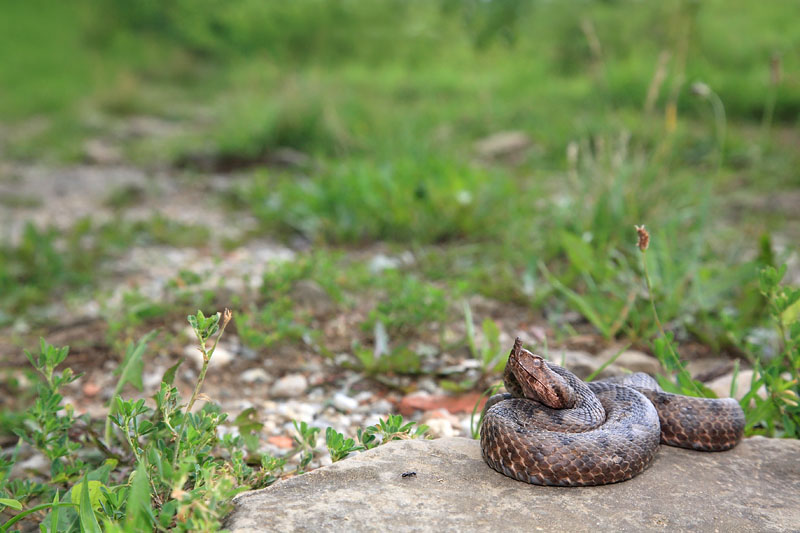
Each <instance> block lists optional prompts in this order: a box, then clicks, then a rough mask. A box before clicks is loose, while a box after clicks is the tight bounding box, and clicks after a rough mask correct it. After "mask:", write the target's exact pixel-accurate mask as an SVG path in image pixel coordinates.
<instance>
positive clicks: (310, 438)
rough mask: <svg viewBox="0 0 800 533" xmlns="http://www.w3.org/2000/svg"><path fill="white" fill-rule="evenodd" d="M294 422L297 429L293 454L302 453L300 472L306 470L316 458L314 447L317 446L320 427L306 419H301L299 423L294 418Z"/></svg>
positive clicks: (298, 466) (298, 467)
mask: <svg viewBox="0 0 800 533" xmlns="http://www.w3.org/2000/svg"><path fill="white" fill-rule="evenodd" d="M292 424H293V425H294V429H295V435H294V437H293V438H294V441H295V449H294V451H293V453H292V455H294V454H295V453H300V463H299V464H298V465H297V472H298V473H299V472H301V471H303V470H305V468H306V467H307V466H308V465H309V463H311V460H312V459H314V449H315V448H316V447H317V434H318V433H319V431H320V428H318V427H313V426H309V425H308V423H306V422H305V421H301V422H300V423H299V424H298V423H297V421H296V420H292Z"/></svg>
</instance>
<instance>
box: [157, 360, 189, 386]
mask: <svg viewBox="0 0 800 533" xmlns="http://www.w3.org/2000/svg"><path fill="white" fill-rule="evenodd" d="M183 361H184V359H183V357H181V358H180V359H179V360H178V362H177V363H175V364H174V365H172V366H171V367H169V368H168V369H167V371H166V372H164V376H163V377H162V378H161V383H166V384H167V385H172V384H173V383H174V382H175V374H176V373H177V372H178V368H179V367H180V366H181V364H183Z"/></svg>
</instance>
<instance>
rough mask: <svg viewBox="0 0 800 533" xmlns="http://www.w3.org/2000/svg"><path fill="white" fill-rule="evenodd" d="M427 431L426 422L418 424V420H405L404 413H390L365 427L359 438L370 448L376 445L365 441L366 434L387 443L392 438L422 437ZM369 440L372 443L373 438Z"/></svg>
mask: <svg viewBox="0 0 800 533" xmlns="http://www.w3.org/2000/svg"><path fill="white" fill-rule="evenodd" d="M415 425H416V426H417V427H416V428H415V427H414V426H415ZM427 431H428V426H426V425H425V424H419V425H417V423H416V422H405V421H404V420H403V415H389V416H388V417H386V418H383V419H381V420H380V421H379V422H378V423H377V424H375V425H374V426H368V427H367V428H365V430H364V432H363V433H362V434H361V435H359V439H360V440H361V443H362V444H364V446H365V447H367V448H370V447H374V446H369V445H368V444H367V443H366V442H365V440H366V439H364V438H362V437H363V436H364V435H372V436H376V437H379V438H380V443H381V444H385V443H387V442H389V441H392V440H408V439H417V438H421V437H424V436H425V433H426V432H427ZM369 442H370V443H371V442H372V440H371V439H370V440H369Z"/></svg>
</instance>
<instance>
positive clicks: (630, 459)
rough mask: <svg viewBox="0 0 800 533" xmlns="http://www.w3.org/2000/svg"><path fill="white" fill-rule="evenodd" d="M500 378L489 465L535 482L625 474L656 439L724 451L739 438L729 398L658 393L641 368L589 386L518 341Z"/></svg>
mask: <svg viewBox="0 0 800 533" xmlns="http://www.w3.org/2000/svg"><path fill="white" fill-rule="evenodd" d="M503 382H504V384H505V387H506V391H508V392H506V393H503V394H496V395H494V396H492V397H491V398H489V400H488V401H487V402H486V406H485V407H484V410H483V422H482V424H481V429H480V443H481V452H482V455H483V458H484V460H485V461H486V463H487V464H488V465H489V466H490V467H491V468H493V469H494V470H497V471H498V472H500V473H501V474H504V475H506V476H508V477H511V478H514V479H516V480H519V481H524V482H527V483H533V484H536V485H555V486H565V487H572V486H586V485H605V484H609V483H616V482H619V481H625V480H628V479H631V478H632V477H634V476H636V475H637V474H639V473H641V472H642V471H644V470H645V469H646V468H647V467H648V466H650V464H651V463H652V461H653V459H654V457H655V455H656V452H657V451H658V449H659V445H660V444H662V443H663V444H666V445H670V446H677V447H681V448H688V449H693V450H698V451H724V450H729V449H731V448H733V447H734V446H736V444H738V443H739V441H740V440H741V438H742V434H743V432H744V425H745V417H744V412H743V411H742V408H741V407H740V405H739V403H738V402H737V401H736V400H735V399H733V398H695V397H690V396H683V395H679V394H671V393H668V392H664V391H663V390H662V389H661V387H660V386H659V385H658V382H657V381H656V380H655V379H653V378H652V377H651V376H649V375H648V374H644V373H641V372H638V373H635V374H630V375H627V376H622V377H616V378H610V379H606V380H602V381H593V382H589V383H585V382H583V381H581V380H580V379H579V378H578V377H577V376H575V374H573V373H572V372H570V371H569V370H567V369H565V368H562V367H560V366H558V365H556V364H554V363H551V362H549V361H547V360H545V359H544V358H543V357H541V356H538V355H535V354H533V353H532V352H530V351H528V350H526V349H524V348H523V347H522V341H521V340H520V339H519V338H517V339H516V340H515V341H514V347H513V348H512V350H511V354H510V355H509V358H508V363H507V364H506V367H505V371H504V374H503Z"/></svg>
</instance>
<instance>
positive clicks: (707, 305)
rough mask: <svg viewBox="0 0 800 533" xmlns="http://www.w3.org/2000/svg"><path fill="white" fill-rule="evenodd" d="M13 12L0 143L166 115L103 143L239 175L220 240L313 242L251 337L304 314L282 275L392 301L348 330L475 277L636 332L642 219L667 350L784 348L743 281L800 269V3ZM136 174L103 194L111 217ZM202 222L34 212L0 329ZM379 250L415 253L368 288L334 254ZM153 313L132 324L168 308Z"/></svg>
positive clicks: (523, 301)
mask: <svg viewBox="0 0 800 533" xmlns="http://www.w3.org/2000/svg"><path fill="white" fill-rule="evenodd" d="M2 9H3V16H2V17H0V49H2V50H3V51H4V58H3V61H2V62H0V120H2V124H3V138H2V145H1V146H2V150H3V159H4V160H5V161H11V162H14V163H15V164H26V163H36V164H46V165H48V164H49V165H53V166H59V165H62V166H63V165H70V164H75V163H79V162H82V161H84V160H85V157H86V154H85V141H86V140H87V139H90V138H97V137H101V138H111V139H113V127H114V124H117V123H119V122H124V121H127V120H131V119H132V118H133V117H141V116H148V117H159V119H161V120H163V121H166V122H167V123H168V124H171V125H173V126H175V127H176V129H177V131H178V133H177V134H173V135H169V136H166V137H155V138H154V137H152V136H148V135H140V136H133V137H127V138H125V139H124V140H122V141H119V143H118V144H119V148H120V149H121V150H122V151H123V156H122V158H123V160H124V162H125V164H128V165H132V166H137V167H140V168H144V169H164V168H167V169H170V170H171V171H174V172H175V173H181V175H182V176H184V178H185V177H188V179H189V181H190V182H192V183H202V182H203V180H205V179H206V178H207V176H209V175H212V174H215V173H236V174H237V175H241V176H243V178H242V179H240V180H237V181H236V184H235V186H234V187H232V188H231V189H229V190H227V191H226V192H225V193H224V194H221V195H220V197H219V198H218V200H219V204H220V205H222V206H223V207H224V209H226V210H228V211H227V212H228V213H230V215H229V222H230V224H234V225H235V224H236V222H237V215H239V214H243V213H246V214H248V215H252V216H253V217H255V219H256V220H257V221H258V228H257V230H254V231H251V232H250V233H248V234H247V235H246V236H245V237H242V238H241V239H239V240H238V241H235V242H224V243H222V245H223V246H224V247H227V248H229V249H230V248H235V247H236V246H237V245H239V244H241V243H242V242H243V241H246V240H247V239H248V238H255V237H264V236H266V237H269V238H272V239H277V240H281V241H283V242H287V243H294V244H296V243H298V242H300V243H304V244H303V246H305V247H311V248H313V249H314V251H315V252H314V253H309V254H307V257H306V258H305V259H304V260H306V261H308V265H307V268H305V270H302V272H304V274H302V275H298V274H291V275H289V274H287V275H288V276H289V277H288V278H287V279H288V281H287V280H284V282H282V283H277V284H275V285H271V284H269V283H267V284H265V285H264V288H263V289H262V294H261V295H260V296H259V298H257V301H255V302H249V304H250V305H251V306H250V307H245V309H248V310H249V311H248V312H246V313H245V314H244V315H240V318H241V320H240V323H241V325H240V326H239V327H240V328H241V329H242V332H241V333H242V335H243V337H244V338H245V339H251V342H252V344H253V345H254V346H256V347H258V346H259V343H261V344H263V343H264V342H265V339H271V340H275V339H279V340H280V339H284V340H289V341H290V342H292V341H293V342H297V341H298V339H299V338H302V336H303V332H304V331H306V330H307V328H305V327H304V326H303V324H302V322H303V319H302V316H301V315H300V314H298V313H295V312H293V311H292V303H291V301H288V300H287V299H286V294H287V292H286V289H285V286H286V285H285V284H286V283H289V284H291V283H293V282H296V281H297V279H296V278H297V277H298V276H300V277H302V276H311V277H314V276H316V278H315V279H317V280H318V281H319V282H320V283H327V285H328V290H329V292H332V293H336V294H334V296H335V299H337V301H342V296H341V294H339V293H337V291H341V288H342V287H349V289H350V290H352V291H355V292H358V290H362V289H363V290H377V291H378V292H379V294H381V295H383V296H382V297H383V298H386V299H387V302H388V303H387V302H384V303H383V304H382V305H383V307H381V306H378V307H376V308H375V309H374V310H373V311H372V312H371V313H370V315H369V316H370V318H369V319H368V320H366V322H365V324H366V325H365V326H364V328H363V330H364V331H372V329H371V328H373V327H374V324H375V323H376V322H381V323H383V324H384V325H386V326H390V328H389V333H390V335H400V334H408V332H409V331H410V332H414V331H421V330H422V329H424V328H423V325H426V324H427V323H428V322H429V321H434V322H436V321H444V320H446V318H445V317H447V316H448V312H451V311H452V309H451V308H450V307H448V306H449V305H450V304H449V303H447V302H454V301H458V300H459V299H460V298H463V297H466V296H470V295H473V294H481V295H483V296H485V297H488V298H491V299H494V300H495V301H497V302H500V303H501V304H504V305H505V304H508V305H513V306H518V307H517V308H520V309H527V310H529V311H530V312H531V313H533V316H541V317H543V318H544V319H546V320H547V321H548V323H549V324H550V325H551V326H552V327H553V328H554V330H555V335H556V340H558V339H561V340H564V339H569V338H571V337H574V336H575V335H577V334H578V333H581V332H584V333H585V332H590V333H591V334H594V335H597V336H598V337H599V338H601V339H604V340H605V342H609V341H613V340H615V339H626V340H629V341H630V342H633V343H639V344H640V345H643V346H649V342H650V340H651V339H652V338H653V336H654V335H656V324H655V322H654V320H653V317H652V314H651V313H650V310H649V300H648V295H647V294H646V291H645V290H644V289H643V282H642V277H641V274H642V269H641V266H642V265H641V258H640V255H639V252H638V250H636V248H635V246H634V238H633V237H634V232H633V227H634V225H635V224H646V225H647V227H648V228H649V229H650V231H651V232H652V234H653V241H652V247H651V250H650V252H649V253H648V254H647V256H646V257H647V261H648V266H649V270H650V273H651V275H652V277H653V292H654V297H655V300H656V301H657V302H658V305H659V311H660V313H661V315H662V316H661V318H662V320H663V321H664V322H665V323H666V324H667V325H668V329H669V330H670V331H672V332H674V334H675V335H676V336H677V338H678V340H679V341H681V342H689V341H692V342H699V343H700V344H701V345H702V346H704V347H705V349H706V350H709V351H711V352H714V353H719V352H726V353H732V354H734V355H737V356H743V355H744V356H747V357H748V358H749V359H750V360H751V361H755V360H756V358H757V357H758V356H759V354H760V353H762V351H764V350H767V351H770V352H771V353H775V352H777V351H779V350H780V349H781V345H782V341H781V339H780V338H779V337H778V334H777V333H776V332H775V331H773V330H774V327H773V326H774V324H772V323H771V322H770V318H769V313H768V307H767V303H766V300H765V297H764V294H763V291H762V290H761V289H760V288H759V285H758V277H757V274H758V271H759V269H761V268H763V267H766V266H775V267H778V266H780V264H782V263H783V262H786V261H788V262H789V266H790V268H789V270H788V273H787V275H786V276H787V277H786V278H785V281H787V282H789V283H797V280H798V277H800V275H799V274H798V268H797V256H796V254H795V255H794V256H792V252H793V250H794V249H793V246H794V245H795V243H796V242H797V238H798V236H799V235H798V230H797V227H798V225H797V222H798V218H800V209H798V208H797V206H798V203H797V202H796V201H795V200H797V199H798V198H800V197H799V196H798V194H800V193H798V191H799V190H800V175H799V174H798V171H797V169H798V168H800V152H798V150H797V146H798V141H799V140H800V136H799V135H798V130H797V126H798V116H799V115H798V112H799V111H800V76H799V75H798V72H799V70H798V67H800V25H798V24H796V21H797V20H798V16H800V6H798V5H797V4H795V3H786V2H778V1H765V2H758V3H753V2H747V1H744V0H736V1H721V0H720V1H708V2H699V1H692V0H671V1H666V2H659V3H642V2H631V1H623V0H617V1H612V0H608V1H588V0H587V1H581V2H545V1H529V2H528V1H521V0H492V1H483V0H463V1H456V0H438V1H430V0H424V1H423V0H376V1H370V2H361V1H356V0H338V1H322V0H302V1H293V2H262V1H256V0H229V1H225V2H221V1H217V0H198V1H184V0H171V1H166V2H162V1H154V0H153V1H139V2H127V1H123V0H109V1H104V2H97V1H92V0H76V1H75V2H70V3H64V2H60V3H52V2H42V1H35V0H33V1H28V2H8V3H5V4H4V6H3V8H2ZM129 192H130V191H125V190H123V191H117V193H116V195H115V196H113V197H112V198H110V199H109V203H110V204H111V205H114V206H116V207H118V208H120V209H123V208H124V207H125V206H126V205H127V204H128V202H135V199H134V200H131V198H130V196H132V195H133V193H135V192H136V191H133V192H131V194H128V193H129ZM793 199H794V200H793ZM17 200H19V199H17ZM12 201H15V200H12V199H9V198H7V199H6V202H7V203H11V202H12ZM33 201H34V202H35V200H33ZM207 238H208V234H207V232H204V230H203V228H187V227H185V226H182V225H180V224H178V223H175V222H173V221H170V220H168V219H165V218H163V217H162V218H155V219H153V220H152V221H149V222H145V223H137V224H131V223H129V224H110V225H109V224H101V223H99V222H96V221H92V220H91V219H85V220H82V221H81V222H80V223H79V224H77V225H75V226H74V227H72V228H67V229H63V228H62V229H61V230H59V231H56V230H53V229H49V230H48V229H43V228H35V227H34V226H29V227H28V228H27V229H26V230H25V232H24V233H23V234H22V236H21V237H20V236H18V238H16V239H11V238H8V239H4V241H3V242H2V243H0V246H2V247H3V254H4V258H3V262H2V264H0V294H2V296H0V302H2V303H3V305H4V312H3V313H2V314H0V321H2V322H3V323H5V324H7V325H8V324H11V323H13V322H14V320H15V317H17V318H18V317H19V316H20V313H25V312H28V311H31V310H32V309H35V308H36V307H37V306H41V305H43V304H46V303H48V302H52V300H53V299H54V298H56V297H61V298H67V297H68V296H69V295H70V294H72V292H74V291H86V290H91V289H92V288H93V287H95V286H96V283H97V280H98V279H100V277H101V276H99V275H98V274H97V273H98V272H102V269H101V266H102V265H103V264H104V261H106V260H107V259H108V258H109V257H114V256H115V254H116V255H119V253H120V252H121V250H124V249H125V248H126V247H129V246H132V245H135V244H137V243H142V242H149V243H169V244H173V245H177V246H203V245H205V244H206V240H207ZM375 243H384V244H385V245H387V246H390V247H393V248H391V249H393V250H394V249H397V250H411V251H412V252H413V254H414V261H413V264H409V265H406V267H405V268H403V269H401V273H400V274H398V275H392V276H378V278H380V279H377V278H375V279H373V278H370V275H369V274H368V273H365V271H364V270H363V269H360V268H359V267H358V264H357V263H358V260H355V261H353V260H352V259H351V260H347V259H346V257H347V252H354V251H357V250H359V249H361V248H363V247H368V246H370V245H372V244H375ZM342 251H344V252H345V255H344V256H342V255H339V254H338V252H342ZM343 257H345V259H343ZM793 257H794V258H793ZM792 261H794V263H792ZM309 265H310V266H309ZM98 269H100V270H98ZM331 280H334V281H333V282H332V281H331ZM184 282H185V280H183V281H181V283H182V284H183V283H184ZM270 291H272V292H270ZM203 294H204V296H203V297H202V298H201V299H200V300H199V302H200V303H201V304H203V305H208V304H210V303H211V302H212V301H213V299H214V298H213V295H209V294H208V293H203ZM399 295H403V296H405V298H399V297H398V296H399ZM130 298H131V300H130V301H131V302H132V301H136V302H137V305H139V304H142V302H140V301H139V300H137V298H138V297H133V296H131V297H130ZM179 300H180V303H181V305H183V306H185V305H186V299H179ZM432 301H433V302H435V305H431V302H432ZM154 305H155V310H154V307H153V305H150V306H148V305H145V306H144V309H145V311H144V312H143V315H142V316H145V317H153V316H158V315H159V314H160V313H165V312H166V311H164V310H163V308H162V307H163V306H161V305H160V304H157V305H156V304H154ZM135 308H136V309H142V307H141V305H139V306H138V307H135ZM420 309H424V311H421V310H420ZM459 309H460V308H459V307H458V306H456V312H455V315H458V316H460V310H459ZM576 313H577V315H578V319H577V320H576V319H574V318H571V317H573V316H574V315H575V314H576ZM791 313H794V314H796V306H795V307H794V308H793V309H791V310H789V314H791ZM792 316H794V315H792ZM398 317H399V318H398ZM784 318H785V319H786V320H789V319H790V318H791V317H790V316H788V315H787V317H784ZM298 322H300V324H298ZM284 326H285V327H284ZM119 329H120V327H119V325H114V327H112V331H118V330H119ZM765 331H770V332H771V333H768V334H765V333H764V332H765ZM764 339H766V341H765V340H764Z"/></svg>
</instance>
